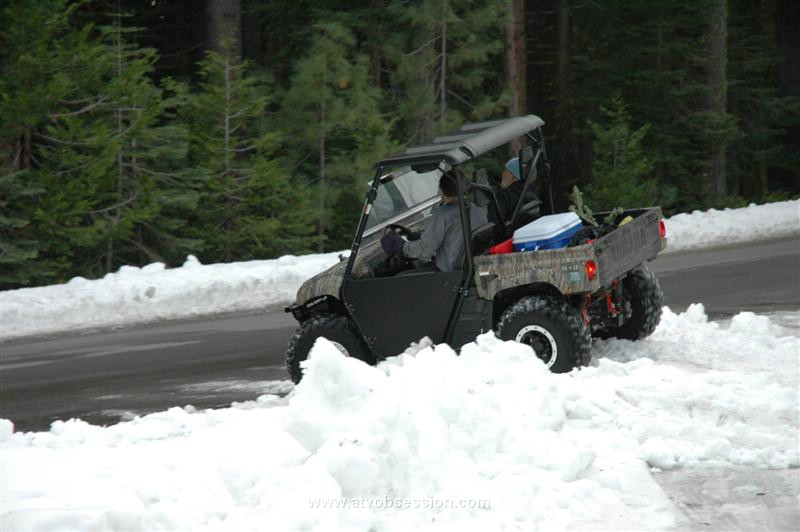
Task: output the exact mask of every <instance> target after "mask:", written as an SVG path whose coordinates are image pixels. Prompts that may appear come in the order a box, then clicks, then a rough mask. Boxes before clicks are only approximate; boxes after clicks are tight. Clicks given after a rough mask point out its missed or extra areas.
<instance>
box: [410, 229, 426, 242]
mask: <svg viewBox="0 0 800 532" xmlns="http://www.w3.org/2000/svg"><path fill="white" fill-rule="evenodd" d="M406 238H408V241H409V242H413V241H414V240H419V239H420V238H422V233H418V232H417V231H412V232H410V233H409V234H408V236H407V237H406Z"/></svg>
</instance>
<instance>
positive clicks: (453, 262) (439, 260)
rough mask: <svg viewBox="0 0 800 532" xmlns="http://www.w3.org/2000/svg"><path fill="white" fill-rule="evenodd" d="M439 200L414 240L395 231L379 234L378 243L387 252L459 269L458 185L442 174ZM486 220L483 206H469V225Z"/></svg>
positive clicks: (441, 268) (461, 250) (447, 269)
mask: <svg viewBox="0 0 800 532" xmlns="http://www.w3.org/2000/svg"><path fill="white" fill-rule="evenodd" d="M439 189H440V190H441V191H442V201H441V203H439V205H437V206H436V207H435V208H434V209H433V211H432V213H431V219H430V222H429V223H428V228H427V229H425V231H423V232H422V233H420V235H419V238H418V239H416V240H412V241H408V242H406V241H405V240H403V239H402V238H401V237H400V236H399V235H397V234H395V233H388V234H386V235H384V237H383V238H381V246H382V247H383V249H384V251H386V253H388V254H389V255H392V254H396V255H400V256H402V257H406V258H410V259H420V260H431V259H433V262H434V264H435V266H436V269H437V270H439V271H442V272H452V271H456V270H460V269H461V267H462V266H463V263H464V234H463V231H462V229H461V212H460V209H459V207H458V188H457V186H456V180H455V178H454V177H453V176H452V175H451V174H449V173H445V174H442V177H441V178H439ZM485 223H486V215H485V214H484V213H483V210H481V209H479V208H477V207H473V208H471V209H470V224H471V225H472V228H473V229H474V228H476V227H479V226H481V225H483V224H485Z"/></svg>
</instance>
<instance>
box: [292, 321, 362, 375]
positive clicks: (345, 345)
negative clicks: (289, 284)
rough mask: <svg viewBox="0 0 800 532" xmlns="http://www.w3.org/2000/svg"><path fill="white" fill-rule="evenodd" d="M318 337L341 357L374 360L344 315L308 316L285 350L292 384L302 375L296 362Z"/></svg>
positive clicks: (305, 357) (306, 353)
mask: <svg viewBox="0 0 800 532" xmlns="http://www.w3.org/2000/svg"><path fill="white" fill-rule="evenodd" d="M320 337H325V338H326V339H328V340H329V341H330V342H331V343H332V344H333V345H334V346H335V347H336V349H338V350H339V351H341V352H342V354H343V355H345V356H349V357H353V358H357V359H359V360H361V361H363V362H366V363H367V364H374V363H375V361H374V359H373V357H371V356H370V355H369V354H368V351H367V349H366V347H365V346H364V344H363V342H362V341H361V339H360V338H359V337H358V335H357V334H356V332H355V329H354V328H353V324H352V323H351V322H350V320H349V319H348V318H347V317H345V316H337V315H334V314H320V315H317V316H312V317H311V318H309V319H307V320H306V321H304V322H303V323H302V325H301V326H300V328H299V329H297V332H295V333H294V336H292V339H291V340H289V348H288V349H287V350H286V369H287V370H288V371H289V376H290V377H291V378H292V381H293V382H294V383H295V384H297V383H298V382H300V379H302V378H303V370H302V368H301V367H300V363H301V362H302V361H304V360H306V359H307V358H308V353H309V352H310V351H311V348H312V347H313V346H314V342H316V341H317V338H320Z"/></svg>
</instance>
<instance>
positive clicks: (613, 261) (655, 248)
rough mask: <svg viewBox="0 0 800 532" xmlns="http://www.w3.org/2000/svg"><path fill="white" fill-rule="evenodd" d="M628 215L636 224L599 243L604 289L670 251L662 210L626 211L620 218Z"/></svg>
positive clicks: (597, 244) (610, 235) (630, 223)
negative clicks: (644, 263)
mask: <svg viewBox="0 0 800 532" xmlns="http://www.w3.org/2000/svg"><path fill="white" fill-rule="evenodd" d="M628 215H630V216H633V217H634V219H633V221H630V222H628V223H627V224H625V225H623V226H622V227H620V228H618V229H616V230H615V231H613V232H611V233H609V234H607V235H605V236H604V237H602V238H600V239H599V240H597V241H596V242H595V245H594V248H595V254H596V257H597V269H598V273H599V274H600V275H599V277H600V284H602V285H607V284H608V283H610V282H611V281H612V280H613V279H615V278H617V277H620V276H621V275H623V274H625V273H627V272H629V271H630V270H632V269H634V268H636V266H638V265H639V264H642V263H643V262H645V261H648V260H652V259H654V258H655V257H656V255H658V253H659V251H661V250H662V249H664V248H665V247H666V239H665V238H661V230H660V228H659V222H660V221H661V218H662V215H661V209H660V208H659V207H653V208H649V209H634V210H630V211H625V212H624V213H623V214H622V215H621V216H620V217H621V218H624V217H625V216H628ZM599 217H600V216H598V218H599Z"/></svg>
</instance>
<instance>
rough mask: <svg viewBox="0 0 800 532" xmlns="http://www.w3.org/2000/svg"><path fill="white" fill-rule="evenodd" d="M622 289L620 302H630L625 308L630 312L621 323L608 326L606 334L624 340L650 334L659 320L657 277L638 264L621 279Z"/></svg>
mask: <svg viewBox="0 0 800 532" xmlns="http://www.w3.org/2000/svg"><path fill="white" fill-rule="evenodd" d="M622 291H623V296H624V301H625V303H624V304H625V305H626V306H627V305H630V308H628V309H626V310H628V311H629V312H630V315H631V316H630V318H628V321H626V322H625V323H623V324H622V326H621V327H617V328H614V329H610V330H608V332H607V335H608V336H612V337H616V338H623V339H626V340H640V339H642V338H645V337H647V336H650V335H651V334H652V333H653V331H654V330H655V329H656V326H657V325H658V322H659V321H661V307H662V306H663V305H664V292H662V291H661V285H660V284H659V282H658V278H657V277H656V276H655V275H654V274H653V272H651V271H650V269H649V268H648V267H647V266H645V265H644V264H642V265H641V266H639V267H638V268H636V269H635V270H633V271H631V272H630V273H629V274H628V275H627V276H625V279H623V280H622Z"/></svg>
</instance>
